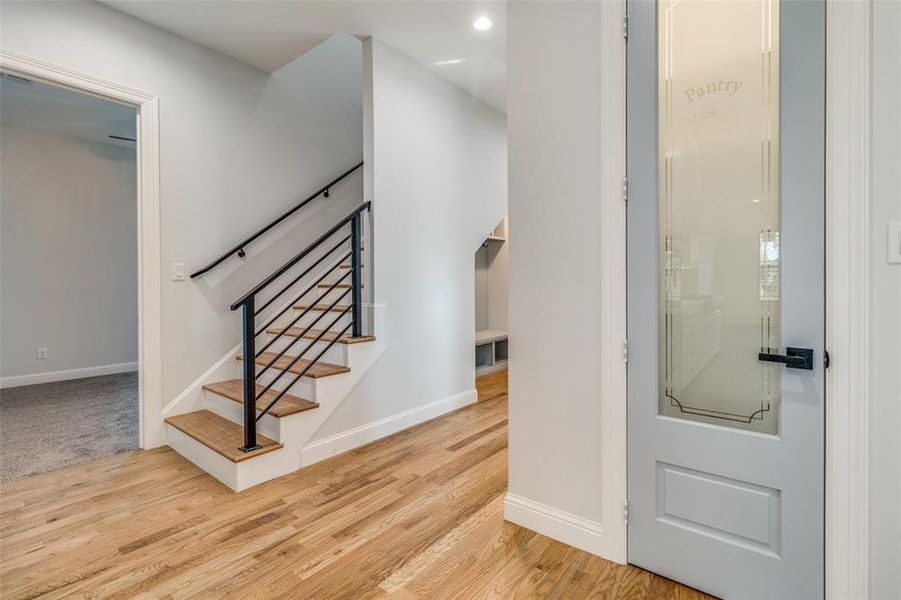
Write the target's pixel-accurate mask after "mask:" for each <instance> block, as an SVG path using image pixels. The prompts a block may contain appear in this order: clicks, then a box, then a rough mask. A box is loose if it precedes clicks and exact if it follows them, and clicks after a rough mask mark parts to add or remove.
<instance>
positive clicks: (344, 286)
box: [316, 283, 366, 290]
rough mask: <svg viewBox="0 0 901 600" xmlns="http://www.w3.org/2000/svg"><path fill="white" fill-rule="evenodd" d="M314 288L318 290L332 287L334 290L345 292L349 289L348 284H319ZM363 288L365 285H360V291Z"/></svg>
mask: <svg viewBox="0 0 901 600" xmlns="http://www.w3.org/2000/svg"><path fill="white" fill-rule="evenodd" d="M316 287H318V288H320V289H328V288H331V287H333V288H335V289H336V290H346V289H348V288H350V284H349V283H320V284H319V285H317V286H316ZM365 287H366V285H365V284H360V289H363V288H365Z"/></svg>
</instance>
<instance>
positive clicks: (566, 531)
mask: <svg viewBox="0 0 901 600" xmlns="http://www.w3.org/2000/svg"><path fill="white" fill-rule="evenodd" d="M619 518H620V521H622V507H620V515H619ZM504 519H506V520H507V521H510V522H511V523H516V524H517V525H521V526H522V527H525V528H527V529H531V530H532V531H537V532H538V533H540V534H542V535H546V536H548V537H549V538H553V539H555V540H559V541H561V542H563V543H564V544H569V545H570V546H574V547H576V548H578V549H579V550H584V551H586V552H591V553H592V554H597V555H599V556H604V555H605V554H606V553H608V552H609V550H610V543H609V540H606V539H605V538H604V535H603V533H604V530H603V528H602V526H601V524H600V523H596V522H594V521H589V520H587V519H583V518H582V517H579V516H576V515H573V514H570V513H568V512H564V511H562V510H559V509H556V508H554V507H552V506H548V505H546V504H542V503H540V502H535V501H534V500H529V499H528V498H524V497H522V496H518V495H516V494H511V493H509V492H508V493H507V496H506V498H504ZM607 535H608V536H609V535H610V534H609V533H608V534H607Z"/></svg>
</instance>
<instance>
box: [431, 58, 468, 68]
mask: <svg viewBox="0 0 901 600" xmlns="http://www.w3.org/2000/svg"><path fill="white" fill-rule="evenodd" d="M461 62H463V59H462V58H451V59H449V60H439V61H436V62H435V66H436V67H442V66H444V65H459V64H460V63H461Z"/></svg>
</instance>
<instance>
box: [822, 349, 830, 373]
mask: <svg viewBox="0 0 901 600" xmlns="http://www.w3.org/2000/svg"><path fill="white" fill-rule="evenodd" d="M829 365H830V360H829V351H828V350H824V351H823V369H824V370H825V369H828V368H829Z"/></svg>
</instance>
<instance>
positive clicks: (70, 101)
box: [0, 72, 140, 482]
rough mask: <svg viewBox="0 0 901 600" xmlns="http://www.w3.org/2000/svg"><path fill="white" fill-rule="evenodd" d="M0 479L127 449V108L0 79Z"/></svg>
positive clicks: (131, 393)
mask: <svg viewBox="0 0 901 600" xmlns="http://www.w3.org/2000/svg"><path fill="white" fill-rule="evenodd" d="M0 105H2V110H0V127H2V131H0V154H2V160H0V169H2V191H0V227H2V233H0V244H2V251H0V254H2V267H0V269H2V282H0V327H2V331H3V334H2V343H0V352H2V354H0V418H2V421H3V428H2V430H0V447H2V455H3V460H2V463H0V480H2V481H4V482H5V481H11V480H15V479H20V478H22V477H28V476H31V475H35V474H38V473H42V472H46V471H52V470H56V469H59V468H63V467H66V466H70V465H74V464H79V463H82V462H87V461H90V460H93V459H96V458H99V457H102V456H107V455H110V454H115V453H118V452H122V451H126V450H130V449H135V448H137V447H139V444H140V434H139V412H140V411H139V387H140V386H139V376H138V364H139V359H138V355H139V331H138V323H139V319H138V310H139V309H138V307H139V300H138V273H139V269H138V202H137V194H138V167H137V149H136V144H137V136H138V134H137V122H136V109H135V108H134V107H131V106H126V105H123V104H119V103H116V102H112V101H110V100H106V99H101V98H98V97H96V96H93V95H88V94H83V93H80V92H76V91H74V90H71V89H67V88H63V87H57V86H54V85H50V84H47V83H43V82H41V81H38V80H32V79H30V78H27V77H25V76H22V75H19V74H12V73H8V72H4V73H3V74H2V77H0Z"/></svg>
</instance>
